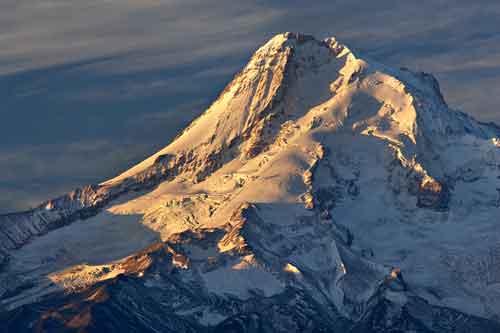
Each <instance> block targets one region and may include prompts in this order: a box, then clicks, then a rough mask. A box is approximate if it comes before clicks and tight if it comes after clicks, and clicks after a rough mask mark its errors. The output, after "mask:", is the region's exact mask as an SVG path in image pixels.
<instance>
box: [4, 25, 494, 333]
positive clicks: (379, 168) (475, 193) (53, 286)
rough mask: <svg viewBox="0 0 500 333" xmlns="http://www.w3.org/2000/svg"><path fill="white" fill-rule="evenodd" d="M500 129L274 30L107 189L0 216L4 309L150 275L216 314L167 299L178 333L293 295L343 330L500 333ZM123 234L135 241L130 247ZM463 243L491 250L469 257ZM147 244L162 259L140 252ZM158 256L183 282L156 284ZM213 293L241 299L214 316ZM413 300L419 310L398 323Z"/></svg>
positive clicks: (336, 52)
mask: <svg viewBox="0 0 500 333" xmlns="http://www.w3.org/2000/svg"><path fill="white" fill-rule="evenodd" d="M499 136H500V131H499V128H498V127H497V126H493V125H489V124H484V123H480V122H477V121H475V120H474V119H473V118H472V117H470V116H468V115H466V114H464V113H460V112H456V111H453V110H451V109H449V107H448V106H447V104H446V102H445V101H444V98H443V96H442V94H441V92H440V90H439V84H438V82H437V80H436V79H435V78H434V77H433V76H432V75H430V74H426V73H413V72H411V71H409V70H406V69H400V70H393V69H390V68H387V67H386V66H383V65H380V64H377V63H373V62H367V61H365V60H362V59H360V58H358V57H357V56H356V55H354V53H353V52H352V51H350V50H349V49H348V48H347V47H345V46H343V45H341V44H340V43H338V42H337V41H336V40H335V39H334V38H328V39H325V40H323V41H318V40H316V39H314V38H313V37H311V36H307V35H302V34H293V33H285V34H280V35H277V36H275V37H274V38H272V39H271V40H270V41H269V42H267V43H266V44H265V45H264V46H262V47H261V48H259V50H257V51H256V53H255V54H254V56H252V58H251V59H250V61H249V63H248V64H247V65H246V66H245V68H244V69H243V70H242V71H241V72H240V73H239V74H238V75H236V76H235V78H234V79H233V80H232V81H231V83H229V84H228V86H227V87H226V88H225V89H224V91H223V92H222V93H221V95H220V96H219V97H218V98H217V100H216V101H215V102H214V103H213V104H212V105H211V106H210V107H209V109H208V110H207V111H206V112H205V113H203V114H202V115H201V116H200V117H198V118H197V119H196V120H194V121H193V122H192V123H191V124H190V125H189V126H188V127H187V128H186V129H185V130H184V131H183V132H182V133H181V134H180V135H179V136H178V137H177V138H176V139H174V140H173V141H172V142H171V143H170V144H169V145H168V146H166V147H165V148H164V149H162V150H160V151H159V152H158V153H156V154H154V155H152V156H151V157H150V158H148V159H146V160H145V161H143V162H141V163H139V164H138V165H136V166H134V167H133V168H131V169H129V170H127V171H125V172H124V173H122V174H120V175H118V176H117V177H115V178H113V179H111V180H108V181H106V182H103V183H101V184H99V185H92V186H87V187H84V188H82V189H78V190H75V191H73V192H71V193H70V194H68V195H65V196H62V197H60V198H57V199H54V200H49V201H47V202H45V203H43V204H42V205H41V206H40V207H38V208H35V209H34V210H32V211H29V212H25V213H19V214H10V215H2V216H0V240H1V242H0V244H1V247H0V251H1V252H0V259H1V260H0V262H3V265H2V266H0V280H2V281H3V282H5V283H4V284H3V285H2V288H1V289H0V300H1V304H2V306H3V307H5V309H6V311H16V309H20V308H22V309H27V310H26V311H28V312H29V311H31V310H29V304H31V303H35V304H38V303H37V302H42V303H41V304H50V299H51V295H57V294H58V293H60V292H61V291H66V292H68V293H69V296H67V297H69V299H71V298H72V297H79V296H78V295H80V293H82V292H83V293H86V292H87V291H88V290H95V288H96V287H95V286H99V285H105V286H108V283H115V282H113V281H122V282H116V283H118V284H119V285H123V283H125V282H123V281H125V280H126V281H127V282H126V283H125V284H124V285H123V286H124V287H125V288H128V287H127V286H126V284H127V283H131V284H132V285H134V286H136V287H137V288H138V290H143V288H146V289H144V290H143V291H144V293H146V294H147V292H146V291H147V289H148V287H147V285H148V283H149V284H152V285H155V283H160V284H161V285H163V286H164V288H167V287H166V285H164V284H163V282H161V281H164V280H165V281H166V280H168V281H173V280H175V283H176V285H179V286H180V285H183V284H184V285H186V286H191V287H193V288H195V289H197V290H198V289H199V291H200V294H201V295H205V296H204V297H205V298H203V299H200V300H198V301H199V302H201V304H203V305H200V307H201V309H202V310H200V311H202V312H203V313H204V314H203V318H205V316H208V317H210V318H211V319H207V318H205V319H200V318H198V317H196V316H194V317H193V314H187V315H185V316H184V315H181V314H179V313H183V312H182V311H180V310H179V309H177V310H175V311H174V312H172V311H173V310H172V309H174V308H176V307H177V305H169V306H168V307H169V309H170V310H168V312H169V313H171V314H172V316H173V317H172V318H174V317H175V318H179V320H181V321H182V322H183V321H184V320H186V323H185V324H179V325H180V326H181V327H183V328H184V329H186V330H187V327H188V326H189V325H195V326H196V325H201V326H203V327H208V326H210V327H212V326H213V327H218V326H217V325H219V324H221V323H224V322H226V323H227V321H228V320H230V318H233V319H231V320H236V319H234V316H238V313H243V312H245V311H243V310H241V309H242V308H245V306H247V305H248V304H249V302H256V304H261V303H262V302H264V300H265V299H268V298H273V297H277V298H280V297H281V296H280V295H285V294H287V293H289V292H290V290H294V292H292V293H291V294H290V295H293V294H294V293H298V295H299V294H300V295H302V296H300V297H301V299H302V302H305V303H304V304H307V305H304V307H299V308H297V307H295V305H291V304H292V303H287V305H286V306H290V309H294V310H293V311H292V312H294V311H299V312H300V311H302V310H303V309H305V308H308V306H312V308H308V309H309V310H308V311H311V312H310V314H309V315H311V316H318V318H322V320H325V322H328V323H329V324H328V325H330V328H333V327H336V329H338V330H341V327H343V328H344V329H345V328H346V327H350V329H353V330H355V329H356V327H357V325H358V326H359V325H361V326H360V327H365V326H364V325H372V329H373V330H374V331H375V328H374V326H373V325H375V324H373V323H372V324H369V320H375V319H374V318H372V317H373V315H374V313H378V312H377V311H379V312H380V311H382V312H384V311H386V310H387V308H385V309H386V310H383V308H384V306H389V308H393V310H391V311H393V312H391V311H389V312H387V313H386V312H384V314H383V315H379V318H377V319H376V321H377V323H376V325H383V323H382V322H380V320H381V319H380V318H382V317H384V316H389V317H391V316H393V317H394V318H399V319H397V320H402V321H403V322H405V323H406V324H404V325H407V326H405V327H406V328H408V327H410V328H411V327H413V328H415V327H417V328H419V329H420V328H422V329H423V328H425V330H428V331H435V330H436V329H437V328H436V326H434V325H435V323H434V321H438V322H440V321H442V320H444V319H443V318H437V319H436V318H434V317H433V316H434V314H432V313H430V312H429V311H428V310H429V309H431V308H432V309H435V311H436V313H437V312H439V311H445V312H446V311H448V312H449V311H451V312H449V313H452V312H453V311H455V312H453V313H454V314H453V316H458V317H460V316H462V315H464V316H466V317H467V318H469V319H468V320H470V321H471V322H477V323H478V322H481V324H480V325H479V324H478V325H479V326H480V327H482V329H485V328H487V327H492V329H493V330H494V327H498V326H496V325H497V324H498V323H497V320H495V319H494V318H496V317H497V316H500V313H498V311H496V310H495V308H496V306H497V305H500V304H498V302H497V301H496V300H495V295H496V294H497V293H499V294H500V291H499V290H498V288H497V287H496V283H497V282H495V281H500V271H497V270H496V269H495V268H494V267H495V263H496V262H497V260H500V256H497V255H496V253H497V250H498V249H497V248H496V247H495V244H496V242H497V238H496V237H497V236H495V234H491V235H490V234H489V233H485V231H484V230H495V228H498V226H496V224H495V216H498V207H499V206H500V191H499V190H498V188H500V186H498V179H499V178H498V177H499V173H500V154H499V149H498V148H499V147H500V140H499ZM263 189H265V190H263ZM497 192H498V193H497ZM380 207H384V210H380ZM471 212H473V213H474V214H472V213H471ZM122 220H123V221H124V222H121V221H122ZM129 220H130V222H126V221H129ZM454 224H457V225H458V226H459V227H460V228H458V229H457V228H455V226H454ZM72 228H74V229H75V230H78V231H80V232H83V233H84V234H85V235H88V237H87V238H89V239H91V240H88V239H85V240H84V239H79V236H78V235H74V233H71V230H72ZM127 228H130V230H134V236H133V237H135V238H136V239H135V240H134V242H130V243H131V244H127V245H126V246H125V245H124V244H123V242H124V241H123V239H122V238H121V237H122V234H121V233H123V236H125V237H127V235H128V233H127V230H129V229H127ZM138 228H139V229H138ZM122 229H124V230H122ZM143 229H144V230H143ZM118 230H121V231H118ZM98 234H103V236H101V237H108V238H109V239H108V242H109V245H106V247H104V245H102V244H101V243H100V241H98V240H99V239H100V237H98V236H97V235H98ZM68 235H69V236H70V239H68V238H67V237H68ZM65 237H66V238H65ZM388 237H392V238H391V239H392V241H391V244H390V245H386V242H387V238H388ZM440 237H441V238H440ZM471 237H477V238H480V239H481V240H482V242H483V243H479V242H476V243H475V245H474V247H470V248H469V249H466V248H461V247H463V245H464V244H468V242H470V238H471ZM73 238H74V239H73ZM94 238H96V239H97V240H96V241H92V239H94ZM157 242H159V244H163V245H161V246H160V248H161V249H163V250H161V251H160V253H165V254H164V255H162V254H159V255H154V256H153V257H154V258H156V259H152V258H153V257H149V255H145V257H144V256H143V255H138V254H137V253H139V252H137V251H138V250H139V249H141V248H143V247H144V246H145V245H147V244H151V243H157ZM59 243H61V244H59ZM87 243H88V244H92V245H93V246H96V250H95V251H90V250H88V249H85V244H87ZM41 249H47V252H48V253H47V255H46V257H42V258H39V254H38V252H39V251H40V250H41ZM99 249H106V251H107V252H108V256H107V257H109V258H108V259H103V258H102V257H101V255H100V254H99V251H97V250H99ZM153 249H154V250H153V252H155V251H158V249H157V248H156V247H154V246H153ZM89 251H90V252H89ZM162 251H163V252H162ZM78 252H82V253H78ZM155 253H156V252H155ZM165 256H166V257H165ZM8 257H11V260H10V261H8V260H7V258H8ZM138 258H145V259H138ZM158 260H159V261H160V262H165V261H167V262H170V264H169V265H170V266H169V267H171V268H169V270H170V271H171V272H178V273H176V274H178V275H179V274H180V275H179V276H177V277H171V276H170V275H168V274H167V275H165V274H164V273H163V272H162V271H161V269H160V268H159V266H158V263H157V261H158ZM131 262H133V263H134V264H130V263H131ZM137 262H138V263H139V264H137ZM425 266H428V267H429V270H430V272H429V271H428V270H427V269H426V268H425ZM131 267H135V268H131ZM470 267H472V268H470ZM159 269H160V270H159ZM470 270H472V271H470ZM28 272H29V273H28ZM172 274H173V273H172ZM157 275H158V276H160V277H159V278H158V279H159V280H155V279H156V278H155V276H157ZM482 275H485V276H487V278H486V279H483V278H482ZM403 276H404V278H403ZM116 279H118V280H116ZM130 279H132V280H130ZM172 279H173V280H172ZM141 280H144V281H146V282H144V286H146V287H144V286H141V287H138V283H139V284H140V281H141ZM219 280H221V281H224V283H222V284H221V283H220V282H219ZM7 281H8V282H7ZM154 281H157V282H154ZM192 281H196V282H192ZM106 288H108V287H106ZM152 288H153V287H152ZM167 289H168V288H167ZM160 290H161V289H160ZM73 294H74V295H75V296H71V295H73ZM175 295H177V296H176V297H181V298H182V293H181V292H179V291H176V292H175ZM186 295H187V294H186ZM186 297H187V298H189V299H190V301H189V302H188V303H189V304H191V302H194V299H195V298H196V297H195V296H194V295H192V296H189V297H188V296H186ZM193 297H195V298H193ZM287 297H288V296H287ZM111 298H112V299H113V297H111ZM212 298H215V299H217V302H222V303H223V304H226V303H225V302H227V301H228V300H233V301H234V302H235V303H237V304H240V305H238V306H236V307H235V308H234V309H232V308H231V306H229V305H224V306H223V307H221V308H220V309H218V308H217V307H213V306H211V305H210V304H211V301H210V300H211V299H212ZM285 298H286V297H285ZM62 299H65V298H64V297H63V298H62ZM287 299H288V298H287ZM291 299H293V297H292V298H291ZM291 299H288V301H287V302H291ZM306 299H307V301H306ZM117 301H118V302H122V301H123V299H122V298H121V297H120V296H117ZM137 301H139V300H137ZM198 301H196V302H198ZM44 302H49V303H44ZM85 302H88V301H85ZM140 302H142V301H140ZM186 302H187V301H186ZM207 302H208V303H207ZM384 302H389V303H384ZM98 303H99V302H98ZM104 303H106V302H104ZM181 303H182V302H181ZM466 303H467V304H468V305H466ZM82 304H83V303H82ZM99 304H100V303H99ZM155 304H156V303H154V302H153V303H151V304H149V305H148V306H153V307H155V306H157V305H155ZM245 304H247V305H245ZM383 304H385V305H383ZM388 304H389V305H388ZM416 304H420V305H416ZM422 304H424V305H422ZM282 305H283V306H285V304H284V303H283V304H282ZM47 306H48V307H50V305H43V306H42V307H47ZM52 306H53V304H52ZM180 306H181V307H182V304H181V305H180ZM241 307H242V308H241ZM406 307H416V308H418V309H420V310H419V311H417V312H418V315H416V317H415V315H414V314H412V315H408V314H405V315H404V316H403V315H402V314H401V313H402V312H401V311H403V309H407V308H406ZM422 307H423V308H427V310H425V311H424V310H423V308H422ZM171 308H172V309H171ZM444 309H446V310H444ZM452 309H453V310H452ZM162 311H167V309H165V308H164V309H163V310H162ZM179 311H180V312H179ZM241 311H243V312H241ZM394 311H396V312H394ZM405 311H406V310H405ZM421 311H423V312H422V313H420V312H421ZM426 311H427V312H426ZM63 312H64V311H63ZM63 312H58V313H59V315H60V316H62V317H61V318H65V316H66V315H64V313H63ZM403 312H404V311H403ZM410 312H411V311H410ZM431 312H432V311H431ZM245 313H247V312H245ZM272 313H274V312H272ZM328 313H330V314H328ZM395 313H398V314H397V315H396V314H395ZM465 313H466V314H465ZM94 315H95V314H94ZM121 315H125V314H123V313H122V314H121ZM142 315H143V316H146V317H147V316H154V314H151V313H149V314H148V313H146V314H144V313H143V314H142ZM125 316H126V317H127V318H129V319H130V320H132V319H133V317H134V315H133V314H132V313H130V314H127V315H125ZM186 316H187V317H186ZM331 316H333V317H331ZM380 316H382V317H380ZM398 316H403V317H404V318H406V319H402V318H403V317H398ZM405 316H406V317H405ZM419 316H420V317H419ZM257 317H258V318H266V317H265V315H264V314H262V313H260V314H259V315H258V316H257ZM306 317H307V316H306ZM334 317H335V318H337V319H338V318H344V319H343V320H345V322H343V324H338V325H340V326H335V325H336V324H335V323H334V322H335V320H334V319H333V318H334ZM438 317H439V316H438ZM458 317H457V318H458ZM479 317H482V318H485V319H484V320H485V321H484V322H483V321H482V319H478V318H479ZM50 318H52V317H50ZM197 318H198V319H197ZM217 318H218V319H217ZM298 318H300V325H306V324H305V322H307V320H306V319H303V318H302V317H301V316H300V315H298ZM369 318H371V319H369ZM384 318H385V317H384ZM416 318H419V319H418V320H417V319H416ZM422 318H423V319H422ZM433 318H434V319H433ZM33 320H39V319H33ZM51 320H52V319H51ZM54 320H56V321H57V319H54ZM134 320H135V319H134ZM206 320H208V321H206ZM245 320H250V317H248V318H247V319H245ZM259 320H262V322H261V324H262V325H264V326H266V325H271V324H269V319H259ZM297 320H299V319H297ZM302 320H305V321H302ZM387 320H389V319H387ZM415 320H417V321H415ZM420 320H423V323H421V322H420ZM429 320H430V322H429ZM286 321H287V322H288V321H290V322H295V323H296V324H297V325H298V324H299V322H297V321H295V319H291V318H287V319H286ZM426 321H427V322H426ZM42 322H45V321H42ZM51 322H52V321H51ZM69 322H70V321H69ZM251 322H252V320H250V322H249V323H247V325H250V326H248V327H251V326H252V325H254V324H255V323H254V324H251ZM417 322H418V323H417ZM355 323H357V324H355ZM66 324H67V322H66ZM66 324H64V325H66ZM483 324H484V325H483ZM13 325H17V324H13ZM64 325H63V326H64ZM85 325H87V326H85ZM85 325H84V326H82V327H91V326H88V325H90V324H89V323H87V324H85ZM98 325H100V324H98ZM183 325H187V326H183ZM207 325H208V326H207ZM214 325H215V326H214ZM276 325H278V326H277V327H278V328H279V329H278V328H277V327H275V326H272V325H271V326H270V327H274V329H275V330H276V329H278V330H284V328H283V327H285V326H286V325H285V326H283V327H281V326H280V323H276ZM312 325H313V326H314V325H315V324H312ZM317 325H320V324H317ZM328 325H327V326H328ZM344 325H345V326H344ZM391 325H392V324H391ZM401 325H403V324H401ZM404 325H403V326H404ZM408 325H409V326H408ZM439 325H441V324H439ZM167 326H168V325H167ZM292 326H293V325H292ZM306 326H307V325H306ZM403 326H400V328H401V327H403ZM61 327H62V326H61ZM197 327H198V328H200V327H199V326H197ZM245 327H246V326H245ZM266 327H267V326H266ZM380 327H382V328H381V329H382V330H383V326H380ZM452 327H453V329H456V328H457V326H453V325H452ZM115 328H116V327H115ZM170 329H172V328H170ZM408 329H409V328H408ZM292 330H294V329H292ZM295 330H298V328H297V327H296V328H295Z"/></svg>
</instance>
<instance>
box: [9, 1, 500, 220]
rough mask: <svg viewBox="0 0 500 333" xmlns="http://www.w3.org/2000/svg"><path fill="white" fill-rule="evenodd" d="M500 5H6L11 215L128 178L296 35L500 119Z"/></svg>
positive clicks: (453, 103)
mask: <svg viewBox="0 0 500 333" xmlns="http://www.w3.org/2000/svg"><path fill="white" fill-rule="evenodd" d="M499 21H500V2H499V1H498V0H491V1H490V0H478V1H470V0H467V1H465V0H454V1H451V0H450V1H445V0H432V1H431V0H420V1H406V0H394V1H392V0H379V1H366V0H338V1H336V0H328V1H313V0H307V1H306V0H303V1H298V0H288V1H283V0H281V1H273V0H267V1H254V0H246V1H234V0H217V1H213V0H86V1H81V0H1V1H0V117H1V118H0V213H7V212H12V211H20V210H25V209H29V208H30V207H34V206H36V205H38V204H39V203H40V202H41V201H43V200H46V199H49V198H52V197H55V196H58V195H61V194H64V193H66V192H69V191H71V190H72V189H74V188H76V187H80V186H83V185H86V184H91V183H98V182H101V181H103V180H105V179H107V178H110V177H112V176H114V175H117V174H118V173H120V172H121V171H124V170H126V169H127V168H129V167H130V166H132V165H134V164H135V163H137V162H139V161H141V160H142V159H143V158H145V157H147V156H149V155H150V154H152V153H154V152H155V151H156V150H158V149H160V148H161V147H163V146H165V145H167V144H168V142H169V140H171V139H172V138H173V137H174V136H175V135H176V134H177V133H178V131H180V130H182V128H183V127H185V126H186V125H187V124H188V123H189V122H190V121H191V120H192V119H194V118H195V117H196V116H197V115H199V114H201V113H202V112H203V111H204V110H205V109H206V108H207V107H208V106H209V104H210V103H211V101H213V100H214V98H216V96H217V95H218V93H219V92H220V91H221V90H222V89H223V88H224V86H225V85H226V84H227V83H228V82H229V81H230V80H231V78H232V77H233V75H234V74H235V73H236V72H238V71H239V70H240V69H241V68H242V67H243V66H244V64H245V63H246V62H247V61H248V59H249V58H250V56H251V55H252V53H253V52H254V50H255V49H256V48H258V47H259V46H260V45H261V44H263V43H264V42H265V41H266V40H268V39H269V38H271V37H272V36H273V35H275V34H277V33H281V32H285V31H294V32H304V33H308V34H312V35H315V36H316V37H317V38H324V37H327V36H335V37H336V38H337V39H338V40H339V41H341V42H342V43H344V44H346V45H347V46H349V47H350V48H351V49H353V50H354V51H355V52H356V53H357V54H358V55H360V56H361V57H362V58H363V57H364V58H368V59H372V60H374V61H378V62H381V63H384V64H386V65H389V66H394V67H401V66H404V67H408V68H410V69H412V70H417V71H426V72H430V73H432V74H434V75H435V76H436V77H437V78H438V80H439V82H440V84H441V88H442V91H443V94H444V96H445V98H446V100H447V101H448V104H449V105H450V106H451V107H453V108H456V109H460V110H462V111H465V112H468V113H470V114H472V115H474V116H475V117H476V118H478V119H480V120H482V121H495V122H497V123H500V112H498V109H497V106H498V105H500V24H498V22H499Z"/></svg>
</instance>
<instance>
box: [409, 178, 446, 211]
mask: <svg viewBox="0 0 500 333" xmlns="http://www.w3.org/2000/svg"><path fill="white" fill-rule="evenodd" d="M449 199H450V191H449V189H448V187H447V186H446V185H445V184H441V183H440V182H438V181H436V180H434V179H432V180H428V181H425V182H422V183H421V184H420V187H419V189H418V194H417V207H419V208H432V209H435V210H446V209H447V208H448V202H449Z"/></svg>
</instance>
